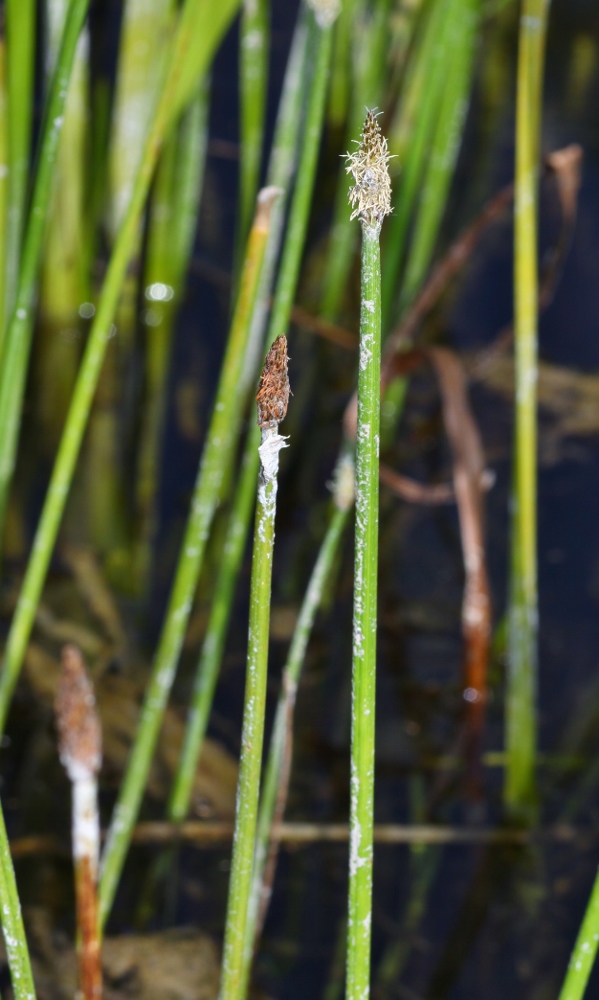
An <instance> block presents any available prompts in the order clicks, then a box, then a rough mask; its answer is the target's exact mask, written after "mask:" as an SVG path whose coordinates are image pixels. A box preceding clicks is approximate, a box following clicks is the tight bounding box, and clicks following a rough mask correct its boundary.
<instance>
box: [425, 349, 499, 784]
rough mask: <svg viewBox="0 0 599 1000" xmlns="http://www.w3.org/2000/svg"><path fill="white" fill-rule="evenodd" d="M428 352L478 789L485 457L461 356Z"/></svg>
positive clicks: (484, 638) (486, 626) (471, 761)
mask: <svg viewBox="0 0 599 1000" xmlns="http://www.w3.org/2000/svg"><path fill="white" fill-rule="evenodd" d="M428 354H429V357H430V359H431V362H432V364H433V366H434V368H435V371H436V373H437V377H438V379H439V387H440V390H441V400H442V406H443V417H444V422H445V430H446V433H447V437H448V439H449V444H450V447H451V451H452V454H453V485H454V491H455V497H456V502H457V505H458V514H459V519H460V534H461V539H462V552H463V555H464V569H465V573H466V580H465V585H464V597H463V600H462V633H463V636H464V653H465V664H464V699H465V701H466V705H467V726H466V758H467V763H468V785H469V791H470V793H471V794H472V795H476V794H477V792H478V790H479V789H480V785H481V777H480V750H481V741H482V732H483V725H484V714H485V703H486V700H487V662H488V656H489V636H490V632H491V601H490V594H489V580H488V576H487V565H486V557H485V539H484V523H483V522H484V518H483V490H482V487H481V482H482V478H483V474H484V462H485V460H484V452H483V447H482V443H481V439H480V435H479V432H478V428H477V426H476V422H475V420H474V417H473V415H472V412H471V410H470V405H469V402H468V395H467V390H466V380H465V377H464V371H463V368H462V365H461V363H460V361H459V359H458V358H457V356H456V355H455V354H454V353H453V351H449V350H448V349H447V348H442V347H435V348H432V349H431V350H430V351H429V352H428Z"/></svg>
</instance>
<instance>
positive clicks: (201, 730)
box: [168, 425, 260, 821]
mask: <svg viewBox="0 0 599 1000" xmlns="http://www.w3.org/2000/svg"><path fill="white" fill-rule="evenodd" d="M256 431H257V432H254V429H253V428H252V430H251V431H250V437H251V442H252V444H253V445H254V446H255V450H256V452H257V449H258V446H259V444H260V437H259V429H258V427H257V425H256ZM256 473H257V468H256V461H255V459H254V457H253V453H252V452H250V451H249V450H248V449H246V452H245V454H244V458H243V464H242V469H241V476H240V479H239V483H238V486H237V490H236V492H235V499H234V501H233V509H232V511H231V515H230V518H229V524H228V527H227V538H226V541H225V546H224V549H223V553H222V557H221V565H220V570H219V574H218V579H217V581H216V588H215V591H214V597H213V599H212V608H211V610H210V618H209V619H208V625H207V627H206V634H205V635H204V641H203V645H202V652H201V655H200V659H199V661H198V666H197V671H196V677H195V685H194V690H193V695H192V701H191V707H190V709H189V715H188V718H187V726H186V729H185V740H184V743H183V750H182V752H181V759H180V761H179V766H178V769H177V774H176V776H175V781H174V784H173V791H172V794H171V799H170V802H169V808H168V814H169V819H172V820H175V821H181V820H183V819H185V817H186V815H187V812H188V810H189V802H190V799H191V794H192V791H193V783H194V780H195V776H196V770H197V763H198V758H199V756H200V752H201V748H202V744H203V742H204V736H205V735H206V728H207V726H208V719H209V717H210V710H211V708H212V700H213V697H214V690H215V687H216V682H217V679H218V671H219V669H220V664H221V659H222V654H223V649H224V645H225V638H226V635H227V628H228V625H229V621H230V619H231V611H232V606H233V594H234V591H235V583H236V581H237V575H238V573H239V569H240V566H241V561H242V559H243V553H244V549H245V544H246V540H247V533H248V526H249V523H250V519H251V516H252V510H253V508H254V500H255V496H256Z"/></svg>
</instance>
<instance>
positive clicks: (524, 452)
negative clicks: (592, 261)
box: [504, 0, 549, 823]
mask: <svg viewBox="0 0 599 1000" xmlns="http://www.w3.org/2000/svg"><path fill="white" fill-rule="evenodd" d="M548 6H549V5H548V0H523V3H522V9H521V17H520V41H519V52H518V89H517V106H516V183H515V233H514V239H515V245H514V296H515V303H514V310H515V315H514V338H515V363H516V371H515V380H516V392H515V438H514V503H513V513H512V524H511V533H512V536H511V537H512V546H511V551H512V560H511V595H510V611H509V671H508V691H507V705H506V749H507V753H508V763H507V768H506V775H505V790H504V796H505V805H506V808H507V810H508V813H509V814H510V816H511V817H512V818H513V819H514V820H516V821H518V822H524V823H532V822H533V821H534V817H535V813H536V787H535V755H536V745H537V732H536V704H535V703H536V692H537V626H538V605H537V509H536V508H537V425H536V421H537V406H536V383H537V319H538V301H537V300H538V288H537V284H538V276H537V233H538V226H537V201H538V167H539V142H540V128H541V102H542V79H543V57H544V50H545V32H546V19H547V11H548Z"/></svg>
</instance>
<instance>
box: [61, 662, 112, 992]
mask: <svg viewBox="0 0 599 1000" xmlns="http://www.w3.org/2000/svg"><path fill="white" fill-rule="evenodd" d="M55 711H56V728H57V730H58V737H59V752H60V759H61V761H62V763H63V764H64V767H65V769H66V771H67V774H68V776H69V778H70V779H71V782H72V786H73V857H74V863H75V896H76V903H77V926H78V931H79V933H78V942H79V980H80V987H81V992H82V995H83V998H84V1000H99V998H100V997H101V995H102V962H101V951H100V941H99V936H98V893H97V888H98V853H99V843H100V829H99V821H98V805H97V781H96V777H97V773H98V771H99V769H100V765H101V762H102V735H101V728H100V720H99V718H98V714H97V711H96V700H95V697H94V691H93V687H92V684H91V681H90V680H89V678H88V676H87V673H86V670H85V664H84V662H83V657H82V655H81V652H80V650H79V649H78V648H77V646H73V645H69V646H65V647H64V649H63V651H62V672H61V675H60V680H59V683H58V691H57V694H56V702H55Z"/></svg>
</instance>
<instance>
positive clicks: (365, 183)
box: [345, 111, 391, 231]
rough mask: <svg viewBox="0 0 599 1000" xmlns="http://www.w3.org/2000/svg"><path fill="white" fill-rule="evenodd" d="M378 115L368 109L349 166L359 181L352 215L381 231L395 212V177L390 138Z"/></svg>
mask: <svg viewBox="0 0 599 1000" xmlns="http://www.w3.org/2000/svg"><path fill="white" fill-rule="evenodd" d="M376 119H377V116H376V115H375V113H374V111H368V112H367V114H366V120H365V122H364V127H363V129H362V136H361V138H360V142H359V144H358V148H357V150H356V151H355V152H354V153H347V161H348V162H347V166H346V168H345V170H346V172H347V173H348V174H353V177H354V180H355V182H356V183H355V184H354V186H353V187H351V188H350V190H349V200H350V203H351V205H352V208H353V212H352V214H351V218H352V219H355V218H356V217H357V216H359V217H360V221H361V222H362V223H363V224H365V225H366V226H368V227H369V228H371V229H375V230H377V231H379V230H380V228H381V226H382V223H383V219H384V218H385V216H386V215H389V213H390V212H391V179H390V177H389V167H388V163H389V159H390V154H389V150H388V148H387V140H386V138H385V136H384V135H383V134H382V132H381V130H380V127H379V123H378V122H377V120H376Z"/></svg>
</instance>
